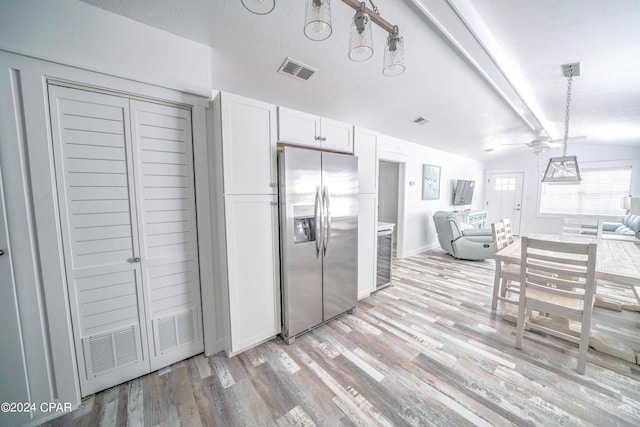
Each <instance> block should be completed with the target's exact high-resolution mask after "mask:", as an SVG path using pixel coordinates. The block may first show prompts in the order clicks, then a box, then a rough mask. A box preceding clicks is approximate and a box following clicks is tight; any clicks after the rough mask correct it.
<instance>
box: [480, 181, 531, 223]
mask: <svg viewBox="0 0 640 427" xmlns="http://www.w3.org/2000/svg"><path fill="white" fill-rule="evenodd" d="M523 183H524V172H509V173H488V174H487V189H486V201H487V210H488V213H487V222H488V223H493V222H497V221H500V219H502V218H511V223H512V227H513V234H515V235H520V223H521V220H522V187H523Z"/></svg>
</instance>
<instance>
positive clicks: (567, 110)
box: [562, 66, 573, 157]
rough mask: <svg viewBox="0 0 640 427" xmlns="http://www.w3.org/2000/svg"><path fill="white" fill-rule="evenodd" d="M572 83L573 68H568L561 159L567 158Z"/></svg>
mask: <svg viewBox="0 0 640 427" xmlns="http://www.w3.org/2000/svg"><path fill="white" fill-rule="evenodd" d="M572 82H573V66H570V67H569V76H568V77H567V105H566V107H565V113H564V145H563V154H562V156H563V157H566V156H567V141H568V140H569V113H570V110H571V83H572Z"/></svg>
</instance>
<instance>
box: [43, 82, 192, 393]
mask: <svg viewBox="0 0 640 427" xmlns="http://www.w3.org/2000/svg"><path fill="white" fill-rule="evenodd" d="M49 103H50V109H51V128H52V138H53V148H54V150H53V151H54V158H55V167H56V182H57V189H58V202H59V208H60V222H61V230H62V244H63V250H64V256H65V268H66V273H67V281H68V284H69V297H70V309H71V317H72V323H73V333H74V340H75V346H76V355H77V360H78V371H79V372H78V373H79V377H80V386H81V392H82V395H83V396H86V395H89V394H91V393H94V392H96V391H99V390H103V389H105V388H108V387H111V386H114V385H116V384H120V383H122V382H125V381H128V380H130V379H132V378H136V377H138V376H141V375H144V374H146V373H148V372H150V371H155V370H157V369H159V368H161V367H164V366H167V365H169V364H171V363H174V362H177V361H179V360H182V359H185V358H187V357H190V356H193V355H195V354H198V353H200V352H202V350H203V339H202V314H201V300H200V280H199V277H200V276H199V267H198V251H197V237H196V233H197V230H196V217H195V193H194V174H193V152H192V139H191V113H190V111H189V110H186V109H181V108H177V107H171V106H167V105H160V104H154V103H151V102H144V101H139V100H130V99H128V98H125V97H120V96H116V95H107V94H103V93H95V92H91V91H85V90H81V89H72V88H67V87H61V86H56V85H53V84H51V85H49Z"/></svg>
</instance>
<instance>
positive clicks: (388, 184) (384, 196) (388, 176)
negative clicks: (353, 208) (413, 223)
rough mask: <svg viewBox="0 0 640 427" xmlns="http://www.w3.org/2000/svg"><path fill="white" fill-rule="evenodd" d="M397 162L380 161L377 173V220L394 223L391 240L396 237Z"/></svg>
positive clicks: (394, 239) (398, 166)
mask: <svg viewBox="0 0 640 427" xmlns="http://www.w3.org/2000/svg"><path fill="white" fill-rule="evenodd" d="M399 172H400V165H399V163H393V162H386V161H380V167H379V174H378V221H379V222H391V223H393V224H396V227H395V228H394V230H393V241H394V242H397V241H398V240H397V238H398V234H397V233H398V227H397V225H398V183H399Z"/></svg>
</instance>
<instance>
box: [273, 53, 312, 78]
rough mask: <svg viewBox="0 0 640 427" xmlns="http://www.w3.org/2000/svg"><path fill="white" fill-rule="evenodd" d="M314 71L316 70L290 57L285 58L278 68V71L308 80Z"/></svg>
mask: <svg viewBox="0 0 640 427" xmlns="http://www.w3.org/2000/svg"><path fill="white" fill-rule="evenodd" d="M316 71H318V70H316V69H315V68H312V67H309V66H308V65H305V64H303V63H302V62H300V61H296V60H295V59H291V58H287V59H285V60H284V62H283V63H282V65H281V66H280V69H279V70H278V72H279V73H282V74H286V75H288V76H291V77H295V78H296V79H300V80H309V78H310V77H311V76H313V75H314V73H315V72H316Z"/></svg>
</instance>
